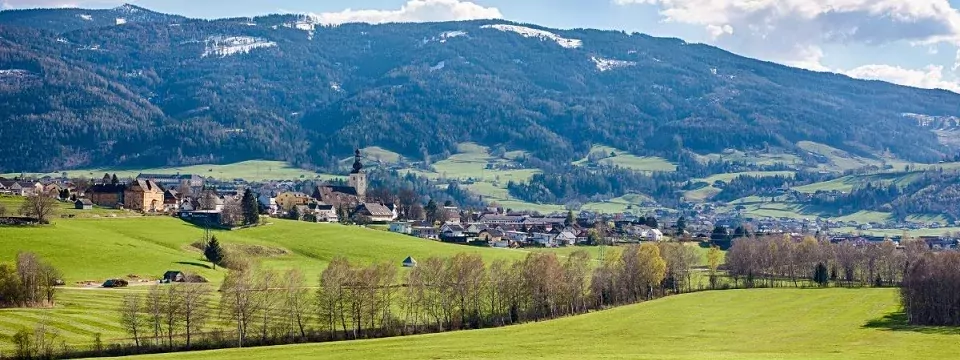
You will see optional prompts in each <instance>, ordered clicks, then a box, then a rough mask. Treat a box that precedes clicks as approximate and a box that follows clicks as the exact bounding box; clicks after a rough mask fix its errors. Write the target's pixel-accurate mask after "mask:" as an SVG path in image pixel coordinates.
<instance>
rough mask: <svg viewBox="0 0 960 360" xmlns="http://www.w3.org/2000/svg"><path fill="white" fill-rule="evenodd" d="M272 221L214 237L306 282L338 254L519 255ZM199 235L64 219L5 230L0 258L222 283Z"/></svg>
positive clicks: (394, 258) (145, 222)
mask: <svg viewBox="0 0 960 360" xmlns="http://www.w3.org/2000/svg"><path fill="white" fill-rule="evenodd" d="M271 221H272V223H271V224H269V225H265V226H261V227H256V228H251V229H244V230H236V231H217V232H214V235H215V236H216V237H217V238H218V239H220V242H221V243H223V244H226V245H227V246H228V247H229V246H231V245H233V246H237V247H238V249H239V250H242V251H243V252H244V255H245V256H248V257H250V256H258V255H257V254H260V253H263V252H266V253H270V254H269V255H270V256H266V257H263V258H262V259H261V260H262V262H263V265H264V266H266V267H269V268H276V269H289V268H299V269H301V270H302V271H303V272H304V273H305V275H307V277H308V278H309V279H315V278H318V276H319V274H320V272H321V271H322V270H323V268H324V267H326V264H327V263H328V262H329V261H330V260H331V259H333V258H334V257H336V256H345V257H347V258H349V259H351V260H353V261H359V262H363V263H370V262H379V261H391V262H396V263H397V266H400V262H401V261H402V260H403V259H404V258H406V257H407V256H413V257H414V258H425V257H429V256H452V255H455V254H457V253H460V252H476V253H479V254H481V255H483V256H484V257H485V258H487V259H493V258H514V257H518V256H520V255H521V254H518V253H516V252H512V251H509V250H502V249H488V248H475V247H465V246H458V245H450V244H443V243H439V242H435V241H429V240H422V239H417V238H413V237H409V236H404V235H398V234H393V233H389V232H384V231H377V230H372V229H366V228H361V227H348V226H341V225H336V224H309V223H299V222H293V221H286V220H271ZM202 236H203V229H201V228H198V227H195V226H193V225H190V224H188V223H185V222H182V221H180V220H178V219H175V218H170V217H140V218H127V219H83V220H77V219H70V220H66V219H63V220H58V221H56V222H55V223H54V225H51V226H46V227H9V228H0V260H2V261H6V260H8V259H13V257H14V256H16V254H17V252H18V251H21V250H29V251H32V252H35V253H37V254H38V255H40V256H41V257H43V258H44V259H46V260H48V261H50V262H51V263H53V264H54V265H55V266H56V267H58V268H59V269H61V270H62V271H63V272H64V278H65V279H64V280H65V281H66V282H67V283H68V284H74V283H76V282H78V281H87V280H96V281H102V280H105V279H107V278H112V277H123V276H127V275H130V274H133V275H138V276H140V277H148V278H149V277H152V278H156V277H159V276H160V275H162V274H163V272H164V271H166V270H183V271H191V272H197V273H199V274H200V275H202V276H204V277H207V278H208V279H210V280H211V281H213V282H218V281H219V280H220V279H222V277H223V273H222V272H221V271H214V270H211V269H208V268H207V267H206V266H207V265H206V263H205V262H204V261H202V255H201V254H200V252H199V251H198V250H196V249H193V248H192V247H191V246H190V244H191V243H193V242H196V241H198V240H199V239H200V238H201V237H202ZM228 249H229V248H228Z"/></svg>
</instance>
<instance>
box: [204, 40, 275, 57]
mask: <svg viewBox="0 0 960 360" xmlns="http://www.w3.org/2000/svg"><path fill="white" fill-rule="evenodd" d="M206 44H207V45H206V49H205V50H204V51H203V55H201V56H200V57H208V56H219V57H227V56H230V55H236V54H247V53H249V52H250V51H251V50H254V49H261V48H270V47H275V46H277V43H275V42H273V41H268V40H266V39H261V38H255V37H250V36H211V37H209V38H207V41H206Z"/></svg>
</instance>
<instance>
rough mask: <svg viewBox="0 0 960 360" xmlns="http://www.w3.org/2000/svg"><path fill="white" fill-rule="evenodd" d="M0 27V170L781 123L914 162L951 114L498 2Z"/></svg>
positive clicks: (938, 99)
mask: <svg viewBox="0 0 960 360" xmlns="http://www.w3.org/2000/svg"><path fill="white" fill-rule="evenodd" d="M117 19H124V21H117ZM111 20H112V21H111ZM0 44H2V45H3V46H2V47H0V104H2V106H3V109H5V111H4V113H2V114H0V151H2V152H3V153H4V154H10V153H13V154H23V155H22V156H15V157H4V159H5V160H4V161H2V162H0V172H3V171H23V170H27V171H29V170H58V169H62V168H65V167H80V166H100V165H127V166H148V165H149V166H152V165H173V164H185V163H200V162H226V161H237V160H247V159H254V158H270V159H280V160H288V161H292V162H294V163H297V164H301V165H313V166H319V167H333V166H337V164H338V162H339V160H340V159H342V158H343V157H344V156H345V155H347V154H349V152H350V151H351V149H352V148H354V147H357V146H359V147H366V146H380V147H382V148H385V149H389V150H392V151H395V152H398V153H401V154H402V155H404V156H407V157H409V158H413V159H417V158H424V157H426V156H430V157H432V158H436V157H437V156H438V155H439V156H441V157H442V156H443V155H445V154H449V153H452V152H455V149H456V145H457V144H458V143H462V142H468V141H470V142H476V143H480V144H483V145H489V146H498V147H503V148H506V149H510V150H526V151H527V152H528V153H529V154H530V155H529V156H530V157H531V158H532V159H536V160H538V161H542V162H546V163H554V164H560V163H569V162H570V161H573V160H577V159H581V158H583V157H584V156H586V154H587V153H588V152H589V151H590V149H591V147H592V146H593V145H594V144H604V145H608V146H612V147H616V148H618V149H622V150H624V151H628V152H630V153H633V154H637V155H656V156H661V157H665V158H668V159H671V160H677V159H680V158H682V157H685V156H686V157H689V156H691V155H692V154H694V153H696V154H711V153H713V154H715V153H720V152H722V151H724V150H726V149H739V150H752V149H761V148H762V149H770V148H778V149H782V150H783V151H787V152H802V151H803V150H802V149H800V148H799V147H798V146H797V144H798V143H799V142H801V141H809V142H815V143H820V144H825V145H828V146H830V147H833V148H836V149H840V150H843V151H846V152H848V153H850V154H853V155H856V156H862V157H876V156H878V155H877V154H881V153H882V154H889V155H893V156H895V157H898V158H900V159H904V160H911V161H927V162H930V161H936V160H940V159H942V158H943V157H945V156H947V155H949V154H955V153H954V152H953V151H954V148H952V147H951V146H955V145H956V144H953V145H947V144H949V141H946V140H945V141H944V142H941V141H940V139H941V138H943V139H945V137H942V136H941V137H940V138H938V133H937V132H938V131H940V132H942V131H944V130H943V127H942V126H937V127H931V126H929V124H927V123H924V122H923V121H918V120H917V119H918V116H919V117H920V118H931V119H951V118H955V117H957V116H960V106H958V104H960V95H958V94H955V93H952V92H948V91H944V90H923V89H915V88H909V87H903V86H897V85H893V84H889V83H884V82H879V81H863V80H856V79H852V78H849V77H846V76H843V75H837V74H829V73H816V72H810V71H805V70H800V69H794V68H789V67H785V66H781V65H778V64H774V63H769V62H763V61H758V60H754V59H749V58H745V57H741V56H738V55H735V54H732V53H729V52H726V51H723V50H721V49H718V48H715V47H711V46H706V45H700V44H690V43H686V42H684V41H682V40H678V39H664V38H655V37H650V36H647V35H642V34H627V33H623V32H615V31H599V30H590V29H573V30H556V29H548V28H543V27H540V26H536V25H529V24H518V23H513V22H508V21H502V20H485V21H466V22H445V23H423V24H384V25H369V24H343V25H339V26H328V25H324V24H321V23H320V22H319V21H318V19H317V18H314V17H310V16H303V15H269V16H263V17H257V18H239V19H220V20H212V21H208V20H196V19H186V18H183V17H180V16H175V15H166V14H159V13H155V12H152V11H149V10H146V9H143V8H139V7H135V6H130V5H125V6H121V7H119V8H115V9H109V10H83V9H46V10H14V11H3V12H0ZM945 143H947V144H945Z"/></svg>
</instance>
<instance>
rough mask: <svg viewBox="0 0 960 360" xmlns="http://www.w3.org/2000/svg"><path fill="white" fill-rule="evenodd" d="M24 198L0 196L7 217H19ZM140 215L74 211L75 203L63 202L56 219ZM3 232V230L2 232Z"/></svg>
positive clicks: (116, 212)
mask: <svg viewBox="0 0 960 360" xmlns="http://www.w3.org/2000/svg"><path fill="white" fill-rule="evenodd" d="M23 200H24V198H22V197H19V196H7V195H0V206H3V207H4V208H6V210H7V212H6V215H7V216H12V215H17V214H18V213H19V210H20V206H21V205H23ZM140 216H141V215H140V214H139V213H136V212H133V211H125V210H116V209H107V208H101V207H98V206H94V207H93V209H91V210H77V209H74V206H73V202H70V201H62V202H59V203H58V206H57V208H56V213H55V214H54V216H53V217H54V218H57V217H73V218H101V217H140ZM0 231H2V230H0Z"/></svg>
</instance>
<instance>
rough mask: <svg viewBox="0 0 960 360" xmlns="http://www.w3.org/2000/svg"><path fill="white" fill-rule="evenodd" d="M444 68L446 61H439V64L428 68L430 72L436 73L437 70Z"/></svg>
mask: <svg viewBox="0 0 960 360" xmlns="http://www.w3.org/2000/svg"><path fill="white" fill-rule="evenodd" d="M445 67H447V62H446V61H441V62H438V63H437V64H436V65H434V66H431V67H430V72H434V71H437V70H443V68H445Z"/></svg>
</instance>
